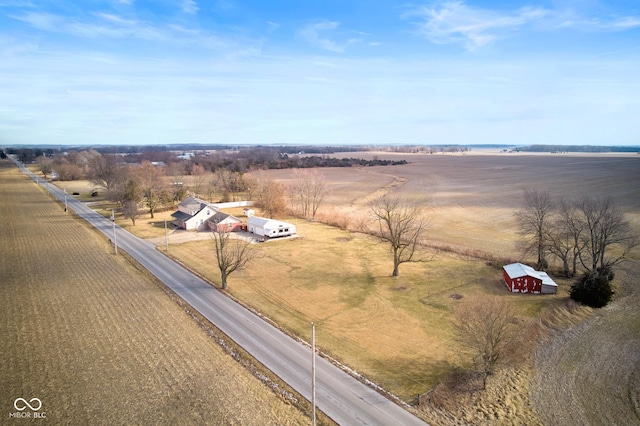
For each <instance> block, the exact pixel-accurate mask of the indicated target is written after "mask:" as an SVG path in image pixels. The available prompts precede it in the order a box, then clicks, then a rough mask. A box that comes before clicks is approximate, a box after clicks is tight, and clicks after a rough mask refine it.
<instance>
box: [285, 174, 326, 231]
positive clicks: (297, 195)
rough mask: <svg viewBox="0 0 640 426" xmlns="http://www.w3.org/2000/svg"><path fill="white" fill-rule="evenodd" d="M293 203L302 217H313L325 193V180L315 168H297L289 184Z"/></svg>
mask: <svg viewBox="0 0 640 426" xmlns="http://www.w3.org/2000/svg"><path fill="white" fill-rule="evenodd" d="M289 189H290V191H291V196H292V197H293V199H294V203H295V204H297V206H298V208H299V209H300V214H301V215H302V216H303V217H306V218H311V219H315V217H316V213H317V212H318V208H319V207H320V204H322V201H323V200H324V197H325V196H326V195H327V192H328V188H327V180H326V179H325V177H324V175H323V174H322V173H320V171H318V170H317V169H312V170H307V169H303V170H300V169H297V170H295V171H294V174H293V183H292V184H291V185H290V186H289Z"/></svg>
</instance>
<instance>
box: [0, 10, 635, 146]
mask: <svg viewBox="0 0 640 426" xmlns="http://www.w3.org/2000/svg"><path fill="white" fill-rule="evenodd" d="M0 99H1V102H0V145H16V144H127V145H131V144H136V145H137V144H170V143H221V144H228V143H231V144H245V143H247V144H256V143H283V144H387V143H401V144H405V143H406V144H462V145H467V144H488V143H493V144H514V145H526V144H535V143H548V144H591V145H640V119H639V118H638V112H639V111H640V2H637V1H621V0H610V1H605V0H532V1H437V2H421V1H418V2H401V1H391V0H379V1H375V2H374V1H364V0H354V1H349V0H342V1H338V0H290V1H282V0H274V1H241V0H220V1H206V2H205V1H204V0H158V1H141V0H86V1H82V2H63V1H57V0H56V1H53V0H51V1H49V0H40V1H39V0H24V1H21V0H0Z"/></svg>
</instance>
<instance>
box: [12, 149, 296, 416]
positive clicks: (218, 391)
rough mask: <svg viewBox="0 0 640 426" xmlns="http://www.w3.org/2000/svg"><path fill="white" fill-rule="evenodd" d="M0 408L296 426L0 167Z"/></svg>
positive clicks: (129, 273) (197, 331) (76, 225)
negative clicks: (17, 404) (22, 402)
mask: <svg viewBox="0 0 640 426" xmlns="http://www.w3.org/2000/svg"><path fill="white" fill-rule="evenodd" d="M0 199H1V200H2V202H1V203H0V220H1V221H2V223H3V227H2V231H1V232H0V277H1V278H0V281H1V283H0V299H1V300H2V304H3V306H2V310H1V311H0V324H1V326H0V339H1V340H2V349H1V350H0V365H1V366H2V367H1V368H2V370H1V372H0V395H1V398H0V401H1V403H0V407H2V410H3V412H2V413H1V415H2V417H3V418H4V419H5V421H4V422H3V423H4V424H14V423H15V422H19V420H17V419H10V420H7V418H8V416H9V414H10V413H11V412H15V411H16V410H15V409H14V408H13V403H14V400H15V399H16V398H19V397H21V398H25V399H26V400H30V399H31V398H39V399H40V400H41V401H42V409H41V410H40V412H39V413H45V415H46V418H47V420H48V421H49V423H54V424H254V425H264V424H273V425H281V424H308V419H307V418H305V417H304V416H303V415H302V414H301V412H299V411H298V410H297V409H296V408H294V407H293V406H291V405H289V404H287V403H285V402H283V400H281V399H280V398H279V397H278V396H277V395H276V394H275V393H273V392H272V391H271V390H270V389H269V388H268V387H267V386H265V385H263V384H262V383H261V382H260V381H259V380H258V379H257V378H255V377H254V376H253V375H252V374H251V373H250V372H249V371H248V370H246V369H245V368H244V367H242V366H241V365H240V364H238V363H237V362H236V361H233V360H232V358H231V357H230V356H229V355H227V354H226V353H225V352H224V351H223V349H222V348H221V347H220V346H218V344H217V343H215V342H214V341H213V339H211V338H210V337H209V336H208V335H207V334H206V333H205V331H204V330H202V329H201V328H200V327H199V326H198V325H197V324H196V323H195V322H194V321H193V320H192V319H191V318H190V317H189V316H188V315H187V314H186V313H185V312H184V311H183V310H182V308H181V307H179V306H178V305H177V304H176V303H175V302H174V301H172V300H171V299H170V298H169V297H167V294H166V293H165V292H164V291H163V290H162V289H161V288H160V287H159V286H158V285H157V284H155V283H154V282H153V281H152V280H151V279H150V278H149V277H148V276H147V275H146V274H144V273H141V272H139V271H138V270H136V269H135V268H134V267H133V266H132V265H131V264H130V263H129V262H128V261H127V260H126V259H125V258H124V257H123V256H114V255H112V254H110V253H111V249H110V246H109V245H108V244H107V242H106V241H105V240H104V239H103V238H102V237H100V236H99V235H98V234H97V233H95V232H93V231H92V230H90V229H89V228H88V226H87V225H86V224H84V222H83V221H81V220H78V219H76V218H74V217H72V216H70V215H68V214H66V213H64V212H63V208H62V207H61V206H60V205H59V204H56V203H54V202H52V200H51V199H50V198H49V197H48V196H47V194H46V192H43V191H42V190H39V189H38V188H37V187H36V186H35V185H34V184H32V183H30V182H29V181H28V180H27V178H26V177H24V176H23V175H21V174H19V172H18V170H17V168H15V166H13V164H11V163H8V162H7V161H4V160H3V161H2V162H0Z"/></svg>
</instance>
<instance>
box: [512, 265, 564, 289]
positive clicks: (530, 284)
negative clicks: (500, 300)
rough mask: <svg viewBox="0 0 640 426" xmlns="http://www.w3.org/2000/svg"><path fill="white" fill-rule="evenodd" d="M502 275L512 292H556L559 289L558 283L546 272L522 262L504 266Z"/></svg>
mask: <svg viewBox="0 0 640 426" xmlns="http://www.w3.org/2000/svg"><path fill="white" fill-rule="evenodd" d="M502 276H503V278H504V282H505V284H506V285H507V288H508V289H509V291H511V292H512V293H533V294H554V293H556V292H557V291H558V284H556V283H555V282H554V281H553V280H552V279H551V277H549V275H547V273H546V272H542V271H536V270H535V269H533V268H532V267H531V266H527V265H523V264H522V263H512V264H510V265H505V266H503V267H502Z"/></svg>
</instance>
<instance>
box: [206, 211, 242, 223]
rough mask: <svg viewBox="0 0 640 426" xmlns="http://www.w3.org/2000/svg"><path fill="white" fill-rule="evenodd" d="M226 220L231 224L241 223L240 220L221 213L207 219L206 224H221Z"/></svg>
mask: <svg viewBox="0 0 640 426" xmlns="http://www.w3.org/2000/svg"><path fill="white" fill-rule="evenodd" d="M227 219H229V220H230V221H231V222H242V220H240V219H238V218H237V217H235V216H231V215H230V214H226V213H222V212H217V213H216V214H214V215H213V216H211V217H210V218H208V219H207V222H211V223H222V222H224V221H225V220H227Z"/></svg>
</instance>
